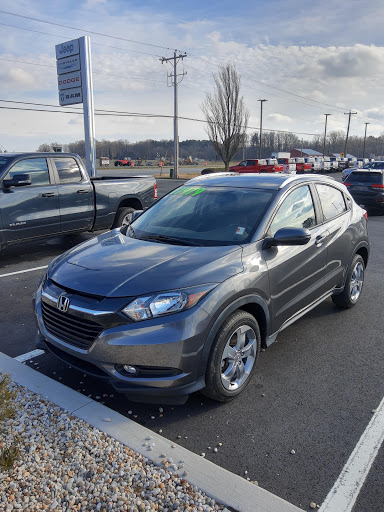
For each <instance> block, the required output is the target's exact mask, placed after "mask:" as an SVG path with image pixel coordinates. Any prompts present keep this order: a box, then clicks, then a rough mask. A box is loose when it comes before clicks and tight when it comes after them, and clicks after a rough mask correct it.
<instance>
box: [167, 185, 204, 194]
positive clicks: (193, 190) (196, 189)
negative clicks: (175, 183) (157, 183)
mask: <svg viewBox="0 0 384 512" xmlns="http://www.w3.org/2000/svg"><path fill="white" fill-rule="evenodd" d="M204 190H205V188H200V187H181V188H178V189H176V190H174V191H173V192H171V194H174V195H178V196H197V195H198V194H201V193H202V192H204Z"/></svg>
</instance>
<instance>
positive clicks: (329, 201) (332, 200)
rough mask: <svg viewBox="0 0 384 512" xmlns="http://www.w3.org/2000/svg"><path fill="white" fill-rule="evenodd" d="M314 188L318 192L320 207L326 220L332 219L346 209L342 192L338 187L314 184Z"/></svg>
mask: <svg viewBox="0 0 384 512" xmlns="http://www.w3.org/2000/svg"><path fill="white" fill-rule="evenodd" d="M316 190H317V192H318V194H319V198H320V203H321V208H322V210H323V215H324V218H325V219H326V220H330V219H333V218H334V217H337V216H338V215H340V214H342V213H344V212H345V211H347V205H346V204H345V200H344V194H343V193H342V192H341V191H340V190H339V189H337V188H335V187H330V186H329V185H320V184H316Z"/></svg>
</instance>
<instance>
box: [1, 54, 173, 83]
mask: <svg viewBox="0 0 384 512" xmlns="http://www.w3.org/2000/svg"><path fill="white" fill-rule="evenodd" d="M0 60H3V61H5V62H17V63H19V64H27V65H29V66H42V67H45V68H54V69H56V66H53V65H50V64H40V63H37V62H26V61H23V60H16V59H4V58H3V57H0ZM92 74H93V75H103V76H111V77H115V78H129V79H130V80H141V81H143V82H156V83H158V84H164V81H163V80H154V79H153V78H140V77H136V76H127V75H115V74H113V73H102V72H101V71H92Z"/></svg>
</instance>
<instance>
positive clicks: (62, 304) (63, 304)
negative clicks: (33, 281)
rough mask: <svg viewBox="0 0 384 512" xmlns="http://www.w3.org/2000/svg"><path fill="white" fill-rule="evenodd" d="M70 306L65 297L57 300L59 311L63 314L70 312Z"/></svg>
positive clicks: (62, 296)
mask: <svg viewBox="0 0 384 512" xmlns="http://www.w3.org/2000/svg"><path fill="white" fill-rule="evenodd" d="M69 304H70V302H69V299H68V297H66V296H65V295H60V297H59V298H58V299H57V309H58V310H59V311H62V312H63V313H66V312H67V311H68V308H69Z"/></svg>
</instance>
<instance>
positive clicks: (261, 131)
mask: <svg viewBox="0 0 384 512" xmlns="http://www.w3.org/2000/svg"><path fill="white" fill-rule="evenodd" d="M257 101H260V140H259V158H261V146H262V134H263V103H264V101H268V100H257Z"/></svg>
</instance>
